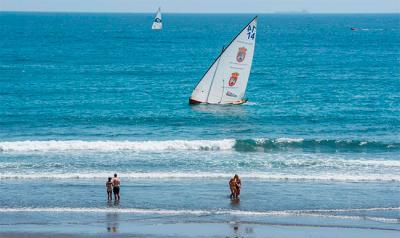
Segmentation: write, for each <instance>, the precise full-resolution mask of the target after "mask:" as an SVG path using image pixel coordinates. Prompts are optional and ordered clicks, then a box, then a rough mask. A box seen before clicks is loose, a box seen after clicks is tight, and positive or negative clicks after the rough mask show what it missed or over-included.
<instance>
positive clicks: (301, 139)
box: [275, 137, 304, 143]
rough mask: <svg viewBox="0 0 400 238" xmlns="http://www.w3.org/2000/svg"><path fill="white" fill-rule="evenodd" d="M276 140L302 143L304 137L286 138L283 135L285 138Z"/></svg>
mask: <svg viewBox="0 0 400 238" xmlns="http://www.w3.org/2000/svg"><path fill="white" fill-rule="evenodd" d="M275 141H276V142H278V143H300V142H303V141H304V139H303V138H286V137H283V138H278V139H276V140H275Z"/></svg>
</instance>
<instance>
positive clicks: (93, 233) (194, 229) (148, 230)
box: [0, 220, 400, 238]
mask: <svg viewBox="0 0 400 238" xmlns="http://www.w3.org/2000/svg"><path fill="white" fill-rule="evenodd" d="M101 225H103V226H104V225H106V229H104V227H103V229H102V230H101V229H99V228H100V226H101ZM42 226H43V224H42ZM45 226H48V225H45ZM74 226H75V227H77V226H79V229H78V230H77V231H75V232H72V233H71V232H66V231H65V230H64V231H63V230H53V231H44V232H43V231H34V230H31V231H27V232H25V231H15V232H0V237H2V238H25V237H26V238H27V237H29V238H39V237H44V238H46V237H48V238H50V237H51V238H69V237H78V238H80V237H108V236H113V237H151V238H159V237H210V238H211V237H213V238H216V237H223V238H231V237H232V238H233V237H243V238H245V237H249V238H250V237H251V238H258V237H265V235H266V234H268V237H293V236H295V237H300V238H302V237H304V238H305V237H327V238H330V237H332V238H334V237H367V238H368V237H383V238H385V237H395V236H396V235H399V234H400V227H399V229H395V228H374V227H360V226H359V227H356V226H345V225H315V224H314V225H313V224H284V223H270V222H246V221H243V222H242V221H241V222H221V221H214V222H211V221H196V222H193V221H187V222H171V221H168V222H166V221H164V222H160V221H157V220H155V221H154V220H147V221H145V220H141V221H137V220H126V221H124V222H121V223H118V224H115V223H107V222H96V223H89V224H88V223H77V224H73V225H72V227H74ZM52 227H53V228H54V225H53V226H52ZM67 227H68V228H67ZM72 227H71V224H66V225H65V227H64V229H71V228H72Z"/></svg>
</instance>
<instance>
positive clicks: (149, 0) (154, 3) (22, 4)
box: [0, 0, 400, 13]
mask: <svg viewBox="0 0 400 238" xmlns="http://www.w3.org/2000/svg"><path fill="white" fill-rule="evenodd" d="M158 6H161V7H162V11H163V12H174V13H275V12H300V11H302V10H306V11H308V12H311V13H393V12H395V13H400V0H0V11H42V12H154V11H155V10H156V9H157V7H158Z"/></svg>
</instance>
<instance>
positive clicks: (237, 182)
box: [233, 174, 242, 198]
mask: <svg viewBox="0 0 400 238" xmlns="http://www.w3.org/2000/svg"><path fill="white" fill-rule="evenodd" d="M233 178H234V179H235V181H236V198H239V195H240V189H241V188H242V181H241V180H240V178H239V175H237V174H235V177H233Z"/></svg>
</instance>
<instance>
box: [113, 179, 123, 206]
mask: <svg viewBox="0 0 400 238" xmlns="http://www.w3.org/2000/svg"><path fill="white" fill-rule="evenodd" d="M112 185H113V192H114V198H115V201H119V199H120V198H121V196H120V195H119V192H120V191H119V187H120V186H121V180H120V179H119V178H118V176H117V174H114V178H113V179H112Z"/></svg>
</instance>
